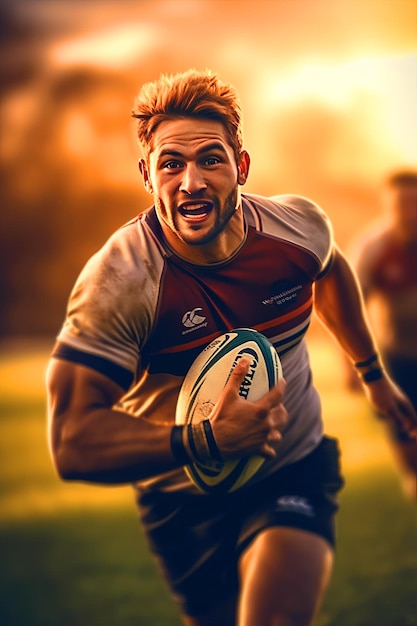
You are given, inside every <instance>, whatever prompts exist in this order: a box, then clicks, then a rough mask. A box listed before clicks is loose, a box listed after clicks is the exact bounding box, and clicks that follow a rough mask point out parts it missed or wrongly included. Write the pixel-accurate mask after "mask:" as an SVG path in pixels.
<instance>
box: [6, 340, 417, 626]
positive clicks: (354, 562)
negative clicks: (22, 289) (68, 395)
mask: <svg viewBox="0 0 417 626" xmlns="http://www.w3.org/2000/svg"><path fill="white" fill-rule="evenodd" d="M311 350H312V360H313V365H314V369H315V372H316V374H315V379H316V384H317V386H318V387H319V389H320V390H321V392H322V396H323V408H324V414H325V420H326V425H327V431H328V432H329V434H333V435H337V436H339V437H340V441H341V448H342V458H343V466H344V473H345V477H346V481H347V482H346V487H345V489H344V491H343V493H342V497H341V505H342V506H341V512H340V515H339V525H338V538H339V539H338V541H339V546H338V551H337V557H336V563H335V570H334V575H333V579H332V582H331V585H330V587H329V590H328V593H327V595H326V598H325V602H324V606H323V608H322V611H321V614H320V616H319V620H318V624H317V626H417V525H416V509H415V506H414V505H413V504H412V503H411V502H409V501H408V500H407V499H406V497H405V496H404V494H403V492H402V488H401V483H400V477H399V474H398V471H397V468H396V466H395V465H394V463H393V460H392V457H391V453H390V450H389V447H388V444H387V442H386V439H385V437H384V432H383V430H382V428H383V427H382V425H381V423H379V422H377V421H375V420H374V419H373V417H372V416H371V414H370V412H369V410H368V408H367V405H366V403H365V401H364V400H363V398H362V397H360V396H351V395H349V394H347V393H346V392H344V391H343V389H342V384H341V374H340V371H339V367H340V363H339V360H338V356H337V355H336V353H335V351H334V347H333V345H332V344H331V343H330V342H329V341H325V340H323V339H321V338H320V340H319V341H313V342H312V343H311ZM46 358H47V353H46V351H45V350H44V349H43V348H42V347H41V348H39V346H26V347H25V350H24V351H23V352H22V351H21V350H20V349H10V350H3V353H2V356H1V358H0V410H1V417H0V463H1V472H0V490H1V493H0V498H1V499H0V525H1V526H0V554H1V580H0V590H1V591H0V593H1V616H0V623H1V624H3V625H4V626H116V625H117V626H179V625H180V621H179V619H178V617H177V613H176V609H175V607H174V606H173V604H172V602H171V600H170V598H169V596H168V593H167V591H166V589H165V587H164V584H163V583H162V582H161V580H160V579H159V576H158V574H157V572H156V568H155V565H154V563H153V561H152V559H151V557H150V556H149V553H148V550H147V547H146V544H145V541H144V538H143V535H142V533H141V530H140V527H139V526H138V523H137V520H136V512H135V508H134V503H133V498H132V494H131V490H130V488H129V487H109V488H107V487H97V486H90V485H83V484H64V483H62V482H60V481H59V480H58V479H57V477H56V476H55V474H54V471H53V469H52V466H51V462H50V459H49V455H48V450H47V443H46V428H45V399H44V389H43V376H44V368H45V364H46ZM253 626H256V625H255V624H254V625H253Z"/></svg>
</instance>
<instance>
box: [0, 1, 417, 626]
mask: <svg viewBox="0 0 417 626" xmlns="http://www.w3.org/2000/svg"><path fill="white" fill-rule="evenodd" d="M190 67H196V68H199V69H203V68H205V67H209V68H211V69H212V70H214V71H217V72H218V73H219V74H220V76H221V78H223V79H224V80H225V81H228V82H231V83H233V84H234V85H235V86H236V88H237V89H238V91H239V93H240V96H241V99H242V104H243V110H244V122H245V146H246V148H247V149H248V151H249V152H250V154H251V157H252V166H251V172H250V176H249V180H248V183H247V184H246V186H245V188H244V190H245V191H248V192H253V193H260V194H265V195H272V194H277V193H296V194H302V195H305V196H309V197H311V198H312V199H314V200H315V201H316V202H318V203H319V204H321V205H322V206H323V208H324V209H325V210H326V211H327V212H328V214H329V215H330V217H331V219H332V221H333V224H334V229H335V233H336V238H337V240H338V242H339V244H340V245H341V246H342V248H344V247H346V246H347V245H348V243H349V242H350V240H351V238H352V237H353V236H355V235H356V233H357V232H358V231H359V230H360V229H361V228H362V227H365V226H366V225H367V224H368V223H369V222H371V221H373V220H374V219H375V218H377V216H378V215H379V213H380V204H379V192H380V184H381V181H382V179H383V178H384V176H385V174H386V173H387V172H388V171H390V170H391V169H393V168H397V167H417V123H416V112H417V3H416V2H415V0H396V1H395V2H393V1H392V0H337V1H335V0H256V2H254V1H253V0H250V1H248V0H100V1H99V0H0V80H1V102H0V171H1V184H0V200H1V209H0V414H1V419H0V463H1V472H0V554H1V555H2V567H1V568H0V622H1V623H2V624H5V625H7V626H56V624H60V625H61V626H74V625H77V626H87V625H88V626H96V625H97V626H98V625H99V624H100V626H115V625H116V624H117V626H122V625H123V626H177V625H178V626H179V624H180V622H179V618H178V614H177V611H176V609H175V607H174V605H173V603H172V601H171V600H170V599H169V597H168V593H167V591H166V589H165V587H164V585H163V584H162V582H161V580H160V578H159V576H158V575H157V573H156V568H155V564H154V562H153V561H152V559H151V557H150V555H149V552H148V549H147V546H146V543H145V540H144V537H143V535H142V533H141V530H140V527H139V525H138V523H137V520H136V513H135V509H134V503H133V498H132V493H131V489H130V487H129V486H126V487H118V488H116V489H115V488H106V487H98V486H91V485H84V484H68V483H62V482H61V481H59V480H58V478H57V476H56V475H55V473H54V470H53V467H52V463H51V460H50V457H49V453H48V444H47V437H46V433H45V431H46V428H45V414H46V411H45V386H44V371H45V366H46V363H47V359H48V354H49V351H50V349H51V347H52V345H53V342H54V337H55V335H56V333H57V332H58V330H59V328H60V325H61V323H62V321H63V318H64V313H65V306H66V302H67V298H68V295H69V292H70V289H71V287H72V285H73V283H74V280H75V279H76V277H77V275H78V273H79V271H80V269H81V267H82V265H83V264H84V263H85V261H86V260H87V259H88V257H89V256H90V255H91V254H92V253H93V252H94V251H95V250H97V249H98V248H99V247H100V246H101V245H102V244H103V243H104V241H105V240H106V239H107V237H108V236H109V235H110V234H111V233H112V232H113V231H114V230H115V229H116V228H118V227H119V226H120V225H122V224H123V223H124V222H126V221H127V220H129V219H131V218H132V217H134V216H135V215H136V214H137V213H139V212H140V211H142V210H143V209H145V208H146V207H147V206H148V205H149V196H148V194H146V193H145V191H144V189H143V188H142V184H141V180H140V178H139V174H138V170H137V160H138V158H139V156H140V154H139V150H138V147H137V144H136V140H135V129H134V123H133V120H132V118H131V109H132V106H133V101H134V98H135V95H136V93H137V91H138V90H139V88H140V86H141V84H142V83H143V82H145V81H148V80H154V79H155V78H157V77H158V75H159V74H160V73H161V72H162V73H171V72H176V71H181V70H185V69H188V68H190ZM309 341H310V351H311V357H312V362H313V371H314V376H315V382H316V386H317V387H318V388H319V390H320V392H322V398H323V411H324V416H325V422H326V429H327V431H328V432H329V433H330V434H333V435H336V436H338V437H339V438H340V442H341V448H342V459H343V466H344V473H345V476H346V487H345V489H344V490H343V492H342V496H341V500H342V507H341V512H340V516H339V527H338V533H339V548H338V552H337V558H336V565H335V573H334V577H333V579H332V582H331V585H330V588H329V591H328V594H327V596H326V599H325V603H324V606H323V609H322V611H321V613H320V616H319V618H318V622H317V624H318V626H376V625H378V626H417V597H416V593H415V590H416V584H417V527H416V511H415V503H413V502H411V501H410V500H408V499H407V498H406V497H405V495H404V493H403V491H402V486H401V478H400V475H399V471H398V467H397V465H396V464H395V462H394V459H393V456H392V453H391V450H390V449H389V445H388V442H387V439H386V437H385V432H384V430H383V426H382V424H381V423H380V422H379V421H377V420H375V418H374V416H373V415H372V414H371V411H370V409H369V406H368V404H367V402H366V401H365V399H364V397H363V396H362V395H361V394H356V395H354V394H351V393H349V392H348V391H347V390H346V389H345V388H344V386H343V380H342V379H343V374H342V370H343V368H342V367H341V359H340V354H339V353H338V351H337V349H336V347H335V344H334V343H333V342H332V341H331V340H330V339H329V338H328V336H327V335H326V334H325V333H324V331H322V330H321V329H320V327H319V326H318V324H314V323H313V325H312V329H311V332H310V339H309Z"/></svg>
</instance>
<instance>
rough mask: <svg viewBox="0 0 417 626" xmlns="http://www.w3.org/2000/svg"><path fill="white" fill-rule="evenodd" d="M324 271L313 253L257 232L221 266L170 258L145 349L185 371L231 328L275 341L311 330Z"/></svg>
mask: <svg viewBox="0 0 417 626" xmlns="http://www.w3.org/2000/svg"><path fill="white" fill-rule="evenodd" d="M317 271H318V263H317V261H316V259H315V258H314V257H313V256H312V255H311V254H310V253H308V252H306V251H304V250H303V249H302V248H299V247H297V246H294V245H291V244H288V243H287V242H284V241H281V240H279V239H275V238H272V237H268V236H262V235H259V234H257V233H249V235H248V238H247V241H246V243H245V245H244V246H243V248H242V249H241V250H240V252H239V254H238V255H237V256H236V258H234V259H232V260H230V261H229V262H228V263H226V264H224V265H221V266H217V267H201V266H192V265H190V264H187V263H184V262H182V261H181V260H179V259H177V258H170V259H168V260H167V263H166V266H165V268H164V273H163V277H162V281H161V287H160V293H159V298H158V305H157V311H156V316H155V323H154V328H153V332H152V335H151V337H150V339H149V341H148V345H147V348H146V353H147V356H148V360H149V363H150V364H151V367H154V368H156V370H160V371H172V370H173V369H175V370H177V371H186V369H187V367H188V366H189V364H190V363H191V361H192V359H193V358H194V357H195V356H196V354H197V353H198V352H199V351H200V350H201V349H202V347H203V346H205V345H206V344H207V343H208V342H209V341H211V340H212V339H213V338H214V337H216V336H217V335H218V334H220V333H222V332H224V331H226V330H230V329H232V328H241V327H250V328H256V329H257V330H259V331H261V332H263V333H264V334H265V335H266V336H267V337H268V338H269V339H270V340H271V341H272V342H273V343H275V344H277V343H279V340H280V338H282V337H291V336H292V334H291V332H292V330H293V329H302V328H304V327H306V326H308V320H309V318H310V315H311V309H312V284H313V282H314V279H315V276H316V274H317ZM301 334H303V333H300V336H301Z"/></svg>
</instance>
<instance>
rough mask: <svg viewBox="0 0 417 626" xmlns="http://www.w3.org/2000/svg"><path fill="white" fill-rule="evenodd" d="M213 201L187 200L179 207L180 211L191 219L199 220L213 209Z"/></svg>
mask: <svg viewBox="0 0 417 626" xmlns="http://www.w3.org/2000/svg"><path fill="white" fill-rule="evenodd" d="M212 208H213V205H212V204H211V202H187V203H184V204H182V205H181V206H180V207H179V209H178V210H179V213H180V214H181V215H182V216H183V217H186V218H187V219H189V220H199V219H202V218H204V217H206V216H207V215H208V214H209V213H210V211H211V210H212Z"/></svg>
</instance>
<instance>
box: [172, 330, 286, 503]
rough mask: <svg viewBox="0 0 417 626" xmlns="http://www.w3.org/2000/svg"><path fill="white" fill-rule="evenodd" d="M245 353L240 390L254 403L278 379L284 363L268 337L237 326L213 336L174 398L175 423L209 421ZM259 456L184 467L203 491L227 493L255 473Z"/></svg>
mask: <svg viewBox="0 0 417 626" xmlns="http://www.w3.org/2000/svg"><path fill="white" fill-rule="evenodd" d="M242 357H245V358H247V359H249V361H250V369H249V372H248V374H247V376H246V377H245V380H244V381H243V383H242V385H241V387H240V390H239V394H240V395H241V396H242V397H244V398H245V399H246V400H250V401H256V400H259V399H260V398H261V397H262V396H264V395H265V393H267V391H268V390H269V389H271V388H272V387H273V386H274V385H275V384H276V383H277V381H278V380H279V379H280V378H282V366H281V362H280V360H279V357H278V355H277V352H276V350H275V348H274V347H273V345H272V344H271V343H270V342H269V340H268V339H267V338H266V337H265V336H264V335H263V334H262V333H260V332H258V331H256V330H253V329H251V328H236V329H233V330H231V331H229V332H227V333H224V334H223V335H221V336H220V337H218V338H217V339H214V341H212V342H211V343H210V344H209V345H208V346H207V347H206V348H204V350H202V352H200V354H199V355H198V356H197V358H196V359H195V361H194V362H193V363H192V365H191V367H190V369H189V370H188V372H187V374H186V376H185V378H184V381H183V384H182V386H181V389H180V393H179V396H178V401H177V407H176V414H175V423H176V424H189V423H191V422H201V421H202V420H204V419H207V418H208V417H209V415H210V413H211V411H212V409H213V407H214V405H215V404H216V402H217V400H218V398H219V395H220V393H221V390H222V389H223V387H224V386H225V384H226V383H227V381H228V379H229V376H230V373H231V372H232V371H233V369H234V367H235V365H236V363H237V362H238V361H239V359H241V358H242ZM264 461H265V459H264V458H263V457H261V456H253V457H250V458H241V459H236V460H233V461H226V462H224V463H219V462H217V461H213V462H210V463H206V464H204V465H203V464H200V463H193V464H192V465H187V466H185V468H184V469H185V471H186V473H187V474H188V476H189V478H190V479H191V480H192V482H193V483H194V484H195V485H196V486H197V487H198V488H199V489H200V490H201V491H203V492H206V493H216V494H217V493H226V492H231V491H235V490H236V489H238V488H239V487H242V485H244V484H245V483H246V482H247V481H248V480H249V479H250V478H252V476H253V475H254V474H255V473H256V472H257V471H258V469H259V468H260V467H261V465H262V463H263V462H264Z"/></svg>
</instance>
